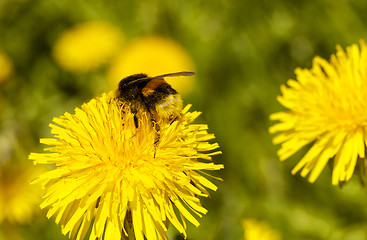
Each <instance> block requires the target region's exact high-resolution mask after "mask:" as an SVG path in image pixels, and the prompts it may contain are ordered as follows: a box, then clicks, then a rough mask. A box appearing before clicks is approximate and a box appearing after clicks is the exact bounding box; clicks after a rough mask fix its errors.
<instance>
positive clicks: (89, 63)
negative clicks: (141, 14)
mask: <svg viewBox="0 0 367 240" xmlns="http://www.w3.org/2000/svg"><path fill="white" fill-rule="evenodd" d="M121 41H122V35H121V32H120V31H119V30H118V29H117V28H116V27H114V26H113V25H111V24H109V23H107V22H103V21H90V22H85V23H81V24H78V25H76V26H74V27H72V28H70V29H68V30H66V31H65V32H64V33H63V34H62V35H61V37H60V38H59V39H58V40H57V42H56V43H55V46H54V49H53V55H54V58H55V60H56V61H57V63H58V64H59V65H60V66H61V67H63V68H64V69H66V70H69V71H74V72H84V71H90V70H94V69H96V68H99V67H101V66H102V65H103V64H105V63H106V62H107V61H108V60H109V59H110V58H111V57H113V56H114V54H115V53H116V52H117V51H118V50H119V49H120V46H121Z"/></svg>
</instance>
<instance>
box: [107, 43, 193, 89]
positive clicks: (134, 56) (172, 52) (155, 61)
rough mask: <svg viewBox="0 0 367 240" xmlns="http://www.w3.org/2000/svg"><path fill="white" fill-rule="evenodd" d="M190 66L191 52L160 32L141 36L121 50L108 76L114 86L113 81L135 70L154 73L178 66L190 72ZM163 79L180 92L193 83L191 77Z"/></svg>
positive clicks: (177, 69) (179, 69) (180, 69)
mask: <svg viewBox="0 0 367 240" xmlns="http://www.w3.org/2000/svg"><path fill="white" fill-rule="evenodd" d="M194 68H195V67H194V62H193V60H192V58H191V56H190V55H189V53H188V52H187V51H186V49H185V48H184V47H183V46H181V45H180V44H179V43H177V42H175V41H174V40H172V39H169V38H164V37H160V36H145V37H140V38H137V39H135V40H133V41H132V42H131V43H129V44H128V45H127V46H126V47H125V48H124V49H123V50H122V52H121V53H120V54H119V55H118V56H117V57H116V59H115V60H114V62H113V63H112V65H111V67H110V70H109V73H108V79H109V81H110V82H111V85H112V86H116V85H117V83H118V82H117V81H119V80H121V79H122V78H123V77H126V76H129V75H132V74H135V73H140V72H144V73H147V74H148V75H149V76H157V75H162V74H166V73H173V72H180V71H182V70H185V71H191V72H194V70H195V69H194ZM121 73H123V74H121ZM167 81H168V82H169V84H171V85H172V86H173V88H174V89H176V90H177V91H178V92H180V93H181V94H185V93H187V92H190V90H192V88H193V85H194V78H184V77H177V78H175V79H172V81H170V79H168V80H167Z"/></svg>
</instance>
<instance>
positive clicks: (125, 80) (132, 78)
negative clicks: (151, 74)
mask: <svg viewBox="0 0 367 240" xmlns="http://www.w3.org/2000/svg"><path fill="white" fill-rule="evenodd" d="M147 77H148V75H146V74H144V73H139V74H134V75H130V76H128V77H126V78H123V79H122V80H121V81H120V83H119V89H122V88H124V87H125V86H126V85H127V84H128V83H130V82H132V81H135V80H138V79H142V78H147Z"/></svg>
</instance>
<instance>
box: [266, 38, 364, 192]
mask: <svg viewBox="0 0 367 240" xmlns="http://www.w3.org/2000/svg"><path fill="white" fill-rule="evenodd" d="M295 73H296V76H297V80H292V79H291V80H288V82H287V84H288V86H289V87H286V86H284V85H283V86H282V87H281V91H282V96H279V97H278V101H279V102H280V103H281V104H282V105H283V106H285V107H286V108H288V109H289V110H288V111H284V112H278V113H275V114H272V115H271V116H270V118H271V119H272V120H278V121H279V123H277V124H275V125H274V126H272V127H270V132H271V133H277V132H280V134H279V135H278V136H276V137H275V138H274V139H273V142H274V144H280V143H282V144H281V148H280V150H279V151H278V155H279V158H280V160H282V161H283V160H285V159H287V158H288V157H290V156H291V155H293V154H294V153H295V152H297V151H298V150H300V149H301V148H303V147H304V146H306V145H308V144H311V148H310V149H309V150H308V152H307V154H305V156H304V157H303V158H302V159H301V161H300V162H299V163H298V164H297V165H296V166H295V168H294V169H293V170H292V173H293V174H295V173H296V172H298V171H299V170H301V169H302V170H301V176H303V177H305V176H306V175H307V174H309V173H310V172H311V173H310V176H309V181H310V182H314V181H315V180H316V179H317V178H318V176H319V175H320V173H321V171H322V170H323V169H324V167H325V165H326V164H327V162H328V161H329V159H331V158H333V159H334V160H333V170H332V184H334V185H337V184H338V183H339V182H344V181H348V180H349V179H350V178H351V177H352V175H353V172H354V169H355V166H356V163H357V160H358V158H361V159H364V158H365V142H366V141H367V102H366V98H367V46H366V43H365V42H364V41H362V40H361V41H360V48H359V47H358V45H356V44H353V45H351V46H349V47H347V49H346V51H344V50H343V49H342V48H341V47H340V46H337V53H336V54H335V55H332V56H331V59H330V62H328V61H326V60H325V59H322V58H320V57H315V58H314V60H313V65H312V68H311V69H310V70H309V69H299V68H297V69H296V70H295Z"/></svg>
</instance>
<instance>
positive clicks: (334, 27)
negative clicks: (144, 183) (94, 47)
mask: <svg viewBox="0 0 367 240" xmlns="http://www.w3.org/2000/svg"><path fill="white" fill-rule="evenodd" d="M366 12H367V2H366V1H363V0H351V1H347V0H341V1H331V0H315V1H306V0H300V1H290V0H278V1H249V0H245V1H239V0H227V1H211V2H208V1H203V0H199V1H183V0H180V1H168V0H150V1H148V0H146V1H115V2H112V1H99V0H89V1H86V0H85V1H81V0H76V1H75V0H64V1H57V0H48V1H46V0H33V1H30V0H28V1H27V0H2V1H0V49H1V50H2V51H3V52H5V53H6V54H7V55H8V57H9V58H10V59H11V60H12V62H13V65H14V74H13V77H12V78H10V79H8V80H7V81H6V82H2V83H1V85H0V109H1V113H0V114H1V115H0V130H1V132H0V135H4V134H6V133H7V131H9V129H10V130H12V132H13V133H14V138H15V141H14V143H13V146H12V151H14V152H16V154H13V155H12V156H13V157H11V161H14V164H18V163H19V162H27V161H29V160H27V154H28V153H29V152H39V151H41V149H42V147H43V146H41V144H39V138H41V137H49V136H51V134H50V132H49V128H48V123H49V122H50V121H51V120H52V117H54V116H59V115H61V114H63V113H64V112H66V111H68V112H73V109H74V108H75V107H78V106H80V105H81V104H82V103H83V102H85V101H88V100H89V99H90V98H93V97H95V96H98V95H99V94H101V93H102V92H105V91H110V90H114V89H110V88H109V87H108V85H107V84H106V81H105V73H106V68H101V69H98V70H95V71H92V72H86V73H70V72H67V71H65V70H63V69H61V68H60V67H59V66H58V65H57V63H56V62H55V61H54V59H53V57H52V47H53V45H54V43H55V41H56V40H57V38H58V37H59V36H60V34H61V33H62V32H63V31H64V30H66V29H68V28H69V27H71V26H73V25H75V24H77V23H80V22H84V21H88V20H105V21H108V22H110V23H112V24H114V25H115V26H117V27H119V28H120V29H121V30H122V31H123V33H124V34H125V38H126V40H127V41H128V40H131V39H133V38H135V37H139V36H144V35H148V34H157V35H162V36H166V37H170V38H172V39H174V40H176V41H177V42H179V43H181V44H182V45H183V46H184V47H185V48H186V49H187V51H188V52H189V53H190V54H191V55H192V57H193V59H194V62H195V64H196V69H197V84H196V88H195V90H194V91H193V92H192V93H191V94H190V95H187V96H185V97H184V102H185V103H192V104H193V109H194V110H199V111H202V112H203V115H202V118H201V119H200V121H202V122H205V123H208V124H209V128H210V132H213V133H215V134H216V137H217V141H218V142H219V144H220V145H221V150H222V152H223V154H222V155H221V156H216V157H215V159H214V160H215V162H217V163H224V165H225V169H224V170H223V171H220V172H218V173H217V176H219V177H222V178H223V179H224V181H223V182H219V181H217V183H218V185H219V190H218V191H217V192H213V193H212V195H211V199H204V200H203V205H204V206H205V207H206V208H207V209H208V210H209V212H208V214H207V215H205V216H204V217H203V218H202V219H201V220H200V222H201V226H200V227H199V228H195V227H194V226H192V225H189V226H188V228H189V229H188V236H189V237H188V239H242V238H243V229H242V227H241V220H242V219H243V218H256V219H259V220H264V221H267V222H268V223H269V225H271V226H272V227H273V228H275V229H277V230H279V231H280V233H281V235H282V236H283V239H295V240H298V239H299V240H303V239H304V240H306V239H307V240H310V239H311V240H318V239H333V240H338V239H350V240H359V239H361V240H362V239H367V228H366V225H367V201H366V200H367V196H366V193H365V189H363V188H362V187H361V186H360V184H359V182H358V179H355V178H353V179H352V181H351V182H350V183H348V184H346V186H344V187H343V188H341V189H339V188H338V187H334V186H331V176H330V171H328V170H326V171H324V172H323V173H322V175H321V176H320V178H319V179H318V180H317V181H316V183H314V184H310V183H308V182H307V180H306V179H303V178H301V177H299V176H292V175H291V174H290V171H291V169H292V167H293V166H294V165H295V163H296V162H297V161H298V160H299V159H300V157H301V156H302V153H299V154H298V155H296V156H293V157H292V158H291V159H289V160H287V161H286V162H284V163H280V162H279V160H278V159H277V156H276V150H277V147H276V146H273V145H272V143H271V136H270V135H269V134H268V131H267V128H268V127H269V126H270V124H271V123H270V122H269V120H268V116H269V114H270V113H273V112H276V111H279V110H282V108H281V106H280V104H278V103H277V101H276V96H277V95H279V94H280V91H279V87H280V85H281V84H284V83H285V82H286V80H287V79H289V78H294V72H293V71H294V69H295V68H296V67H298V66H299V67H302V68H309V67H310V66H311V63H312V58H313V56H315V55H319V56H322V57H324V58H327V59H328V58H329V56H330V55H331V54H332V53H334V52H335V46H336V45H337V44H340V45H341V46H343V47H345V46H347V45H350V44H352V43H357V42H358V40H359V39H360V38H364V39H366V37H367V31H366V30H367V29H366V28H367V14H365V13H366ZM0 71H1V69H0ZM1 157H2V156H0V158H1ZM3 161H5V160H4V159H2V160H1V161H0V162H3ZM0 229H1V232H0V239H1V238H4V239H6V238H5V237H4V236H5V234H7V233H6V229H8V225H7V224H6V223H4V224H3V226H1V227H0ZM15 229H16V230H14V231H17V232H18V233H19V234H18V235H19V236H20V237H21V238H20V239H27V240H29V239H45V240H46V239H52V240H55V239H67V238H66V237H65V236H63V235H62V234H61V233H60V230H59V227H58V226H57V225H56V224H55V223H54V221H53V220H46V217H45V211H42V213H40V214H39V215H37V217H36V218H35V219H34V221H33V222H32V223H30V224H21V225H19V226H16V228H15ZM171 230H172V231H171ZM170 235H171V236H172V239H181V238H180V237H179V236H176V231H175V230H173V229H170Z"/></svg>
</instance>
